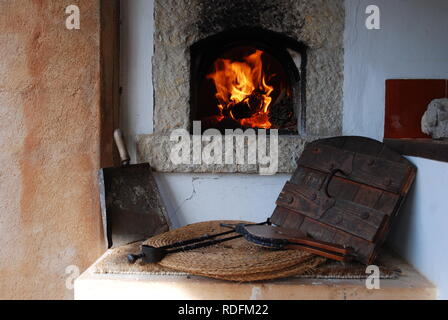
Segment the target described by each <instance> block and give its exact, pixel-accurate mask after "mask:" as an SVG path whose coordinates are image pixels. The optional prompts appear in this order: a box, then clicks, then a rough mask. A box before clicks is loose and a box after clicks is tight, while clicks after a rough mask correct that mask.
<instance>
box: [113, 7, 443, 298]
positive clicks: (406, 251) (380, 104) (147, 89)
mask: <svg viewBox="0 0 448 320" xmlns="http://www.w3.org/2000/svg"><path fill="white" fill-rule="evenodd" d="M370 4H376V5H378V6H379V7H380V10H381V30H373V31H369V30H366V28H365V26H364V23H365V19H366V14H365V8H366V7H367V5H370ZM346 10H347V11H346V32H345V41H344V42H345V57H344V60H345V62H344V63H345V70H344V119H343V131H344V134H353V135H363V136H368V137H372V138H376V139H379V140H381V139H382V138H383V127H384V121H383V119H384V97H385V92H384V87H385V80H386V79H389V78H444V79H445V78H447V77H448V41H447V35H448V19H446V17H447V15H448V1H446V0H426V1H422V0H375V1H370V0H369V1H366V0H346ZM122 20H123V26H122V38H121V41H122V48H123V51H122V71H123V72H122V86H123V95H122V117H121V119H122V126H123V128H124V130H125V132H126V133H128V135H129V138H128V140H129V142H130V143H131V145H130V149H131V151H132V150H134V149H135V148H134V144H133V141H134V137H135V135H136V134H140V133H151V132H152V128H153V125H152V122H153V120H152V119H153V118H152V110H153V108H152V102H153V97H152V82H151V58H152V52H153V43H152V30H153V1H151V0H132V1H122ZM134 159H135V157H134ZM410 159H411V161H412V162H413V163H415V164H416V165H417V167H418V176H417V183H416V187H415V189H414V191H413V193H412V195H411V197H410V201H409V202H408V203H407V205H406V207H405V208H404V210H403V212H402V216H401V218H400V220H399V221H398V223H397V225H396V228H395V229H394V230H393V232H392V234H391V243H392V245H393V246H394V247H395V248H396V249H397V250H398V251H399V253H401V254H402V255H403V256H404V257H405V258H406V259H407V260H408V261H410V262H411V263H412V264H414V265H415V266H416V267H417V268H418V269H419V270H420V271H421V272H422V273H424V274H425V275H426V276H427V277H428V278H429V279H431V280H432V281H433V282H434V283H435V284H436V285H438V286H439V292H440V298H448V276H447V274H448V273H446V267H447V266H448V255H447V254H446V252H447V249H448V248H447V245H448V232H446V231H445V228H446V227H447V226H448V206H447V204H446V195H447V191H448V190H447V187H446V181H447V180H448V164H447V163H440V162H436V161H431V160H426V159H418V158H413V157H411V158H410ZM156 179H157V181H158V184H159V187H160V189H161V192H162V197H163V198H164V200H165V203H166V205H167V207H168V211H169V213H170V215H171V218H172V220H173V224H174V227H177V226H181V225H185V224H188V223H192V222H196V221H203V220H210V219H247V220H253V221H261V220H264V219H265V218H266V217H267V216H269V215H270V214H271V213H272V210H273V208H274V200H275V199H276V197H277V195H278V193H279V192H280V190H281V188H282V186H283V184H284V182H285V181H286V180H288V179H289V175H276V176H271V177H262V176H258V175H210V174H156ZM411 235H412V236H411Z"/></svg>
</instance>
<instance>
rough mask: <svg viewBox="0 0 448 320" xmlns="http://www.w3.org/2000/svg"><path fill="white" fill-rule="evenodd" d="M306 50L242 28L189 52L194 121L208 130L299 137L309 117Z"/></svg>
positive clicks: (205, 41)
mask: <svg viewBox="0 0 448 320" xmlns="http://www.w3.org/2000/svg"><path fill="white" fill-rule="evenodd" d="M305 66H306V46H305V45H304V44H301V43H299V42H297V41H295V40H293V39H291V38H288V37H286V36H283V35H282V34H279V33H276V32H271V31H267V30H262V29H253V28H242V29H235V30H230V31H226V32H222V33H220V34H217V35H213V36H210V37H208V38H206V39H203V40H201V41H199V42H197V43H195V44H194V45H193V46H192V47H191V68H190V70H191V78H190V90H191V94H190V98H191V99H190V103H191V108H190V112H191V114H190V118H191V121H201V128H202V131H205V130H207V129H218V130H219V131H221V132H224V131H225V129H237V128H241V129H243V130H244V129H247V128H255V129H257V128H258V129H278V130H279V133H280V134H297V133H298V132H299V128H300V123H301V122H302V121H303V122H304V117H305V111H304V110H305Z"/></svg>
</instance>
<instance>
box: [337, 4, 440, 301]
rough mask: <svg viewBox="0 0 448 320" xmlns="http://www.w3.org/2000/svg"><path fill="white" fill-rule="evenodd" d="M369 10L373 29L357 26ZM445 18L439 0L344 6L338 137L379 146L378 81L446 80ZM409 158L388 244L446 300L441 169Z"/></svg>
mask: <svg viewBox="0 0 448 320" xmlns="http://www.w3.org/2000/svg"><path fill="white" fill-rule="evenodd" d="M370 4H375V5H377V6H379V8H380V10H381V29H380V30H371V31H369V30H367V29H366V28H365V26H364V23H365V18H366V16H367V15H366V14H365V9H366V7H367V6H368V5H370ZM447 17H448V1H446V0H426V1H421V0H375V1H371V0H346V31H345V58H344V60H345V61H344V63H345V70H344V77H345V80H344V120H343V131H344V134H347V135H363V136H368V137H371V138H375V139H379V140H382V138H383V128H384V105H385V80H386V79H391V78H404V79H405V78H434V79H437V78H440V79H447V78H448V41H447V40H448V19H447ZM409 159H410V160H411V161H412V162H413V163H414V164H415V165H416V166H417V168H418V174H417V179H416V185H415V189H414V190H413V193H412V194H411V196H410V198H409V201H408V203H407V204H406V206H405V208H404V210H403V211H402V212H401V216H400V219H399V221H397V223H396V224H395V228H394V229H393V231H392V234H391V239H390V243H391V244H392V246H393V247H394V248H395V249H396V250H397V251H398V252H399V253H400V254H401V255H402V256H403V257H405V258H406V259H407V260H408V261H409V262H411V263H412V264H413V265H415V266H416V267H417V268H418V269H419V270H420V271H421V272H422V273H423V274H425V275H426V276H427V277H428V278H429V279H430V280H432V281H433V282H434V283H435V284H436V285H437V286H438V287H439V297H440V298H443V299H448V272H447V267H448V254H447V252H448V232H447V231H446V228H447V227H448V202H447V196H448V188H447V181H448V163H441V162H437V161H432V160H427V159H421V158H415V157H409Z"/></svg>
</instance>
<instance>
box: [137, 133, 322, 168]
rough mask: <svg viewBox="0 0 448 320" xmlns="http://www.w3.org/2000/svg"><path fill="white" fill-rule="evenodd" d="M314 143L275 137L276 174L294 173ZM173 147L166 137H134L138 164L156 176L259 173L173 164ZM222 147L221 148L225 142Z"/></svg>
mask: <svg viewBox="0 0 448 320" xmlns="http://www.w3.org/2000/svg"><path fill="white" fill-rule="evenodd" d="M191 138H192V136H190V141H192V140H191ZM319 138H320V137H319ZM316 139H318V137H299V136H282V135H280V136H278V170H277V173H293V172H294V171H295V169H296V167H297V164H296V161H297V159H298V158H299V156H300V154H301V153H302V151H303V149H304V147H305V144H306V143H308V142H311V141H314V140H316ZM267 140H268V139H267ZM175 144H176V142H174V141H170V136H169V135H162V134H147V135H139V136H137V160H138V162H148V163H149V164H150V165H151V167H152V168H153V170H155V171H159V172H179V173H186V172H196V173H259V165H252V164H247V163H246V164H231V165H227V164H222V165H208V164H190V165H188V164H174V163H173V162H171V160H170V153H171V149H172V146H173V145H175ZM207 144H208V142H203V144H202V145H203V146H205V145H207ZM222 144H223V146H224V138H223V141H222ZM268 145H269V143H268ZM268 150H269V149H268ZM234 154H235V148H234ZM244 154H245V157H247V143H245V151H244ZM267 154H268V155H269V151H267ZM234 159H235V157H234ZM262 167H264V165H262Z"/></svg>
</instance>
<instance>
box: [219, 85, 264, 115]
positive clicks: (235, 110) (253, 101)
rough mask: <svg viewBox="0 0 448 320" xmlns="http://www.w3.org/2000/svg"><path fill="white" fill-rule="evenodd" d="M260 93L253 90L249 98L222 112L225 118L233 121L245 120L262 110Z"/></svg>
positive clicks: (261, 94) (262, 98)
mask: <svg viewBox="0 0 448 320" xmlns="http://www.w3.org/2000/svg"><path fill="white" fill-rule="evenodd" d="M264 94H265V93H263V92H261V91H257V90H254V91H253V92H252V94H251V95H250V96H248V97H247V98H245V99H244V100H243V101H241V102H238V103H235V104H233V105H230V106H228V107H227V108H225V109H224V110H223V115H224V116H225V117H231V118H233V119H245V118H250V117H252V116H253V115H254V114H255V113H257V112H259V111H260V110H261V109H262V108H263V103H264V97H263V95H264Z"/></svg>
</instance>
